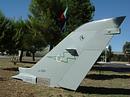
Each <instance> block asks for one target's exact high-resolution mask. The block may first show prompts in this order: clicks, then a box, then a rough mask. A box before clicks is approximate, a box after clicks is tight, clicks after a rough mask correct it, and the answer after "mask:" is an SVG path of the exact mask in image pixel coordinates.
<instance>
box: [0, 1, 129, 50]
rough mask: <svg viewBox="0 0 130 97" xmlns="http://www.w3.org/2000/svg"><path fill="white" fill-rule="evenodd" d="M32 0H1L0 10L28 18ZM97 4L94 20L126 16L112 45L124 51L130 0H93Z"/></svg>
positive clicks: (5, 13)
mask: <svg viewBox="0 0 130 97" xmlns="http://www.w3.org/2000/svg"><path fill="white" fill-rule="evenodd" d="M30 2H31V0H0V10H1V11H2V12H3V13H4V15H5V16H6V17H9V18H15V19H20V18H22V19H27V17H28V14H29V10H28V8H29V4H30ZM91 2H92V4H93V5H94V6H95V10H96V11H95V14H94V20H100V19H105V18H111V17H117V16H126V19H125V21H124V22H123V24H122V25H121V27H120V28H121V32H122V33H121V34H120V35H117V36H115V37H114V38H113V39H112V41H111V42H110V45H111V46H112V50H113V51H122V47H123V45H124V43H125V42H126V41H130V27H129V26H130V25H129V24H130V14H129V10H130V0H91Z"/></svg>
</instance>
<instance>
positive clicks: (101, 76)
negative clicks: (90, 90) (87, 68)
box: [86, 74, 130, 80]
mask: <svg viewBox="0 0 130 97" xmlns="http://www.w3.org/2000/svg"><path fill="white" fill-rule="evenodd" d="M86 78H88V79H93V80H111V79H116V78H122V79H130V76H128V75H105V74H89V75H87V76H86Z"/></svg>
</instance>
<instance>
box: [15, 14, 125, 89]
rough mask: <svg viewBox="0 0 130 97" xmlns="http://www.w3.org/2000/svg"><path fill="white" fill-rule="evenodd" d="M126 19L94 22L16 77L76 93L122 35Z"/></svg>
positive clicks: (72, 33) (77, 30) (118, 18)
mask: <svg viewBox="0 0 130 97" xmlns="http://www.w3.org/2000/svg"><path fill="white" fill-rule="evenodd" d="M124 18H125V17H124V16H123V17H116V18H110V19H103V20H98V21H92V22H89V23H86V24H83V25H81V26H80V27H79V28H77V29H76V30H75V31H73V32H71V33H70V34H69V35H68V36H67V37H66V38H65V39H63V40H62V41H61V42H60V43H59V44H58V45H57V46H56V47H55V48H54V49H52V50H51V51H50V52H49V53H48V54H46V56H45V57H43V58H42V59H41V60H40V61H39V62H37V63H36V64H35V65H34V66H33V67H31V68H21V67H20V68H19V74H18V75H16V76H13V78H17V79H21V80H23V81H26V82H30V83H34V84H36V83H37V84H44V85H47V86H50V87H63V88H67V89H71V90H76V89H77V88H78V86H79V85H80V83H81V81H82V80H83V79H84V77H85V76H86V74H87V73H88V71H89V70H90V69H91V67H92V66H93V64H94V63H95V62H96V60H97V59H98V57H99V56H100V54H101V52H102V51H103V49H104V48H105V47H106V46H107V45H108V43H109V41H110V40H111V38H112V37H113V36H114V35H116V34H120V29H119V26H120V24H121V23H122V22H123V20H124Z"/></svg>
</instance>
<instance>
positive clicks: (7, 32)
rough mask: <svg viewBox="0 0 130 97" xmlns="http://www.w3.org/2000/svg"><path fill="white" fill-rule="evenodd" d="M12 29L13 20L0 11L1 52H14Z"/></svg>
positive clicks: (13, 33) (13, 32)
mask: <svg viewBox="0 0 130 97" xmlns="http://www.w3.org/2000/svg"><path fill="white" fill-rule="evenodd" d="M14 35H15V31H14V20H11V19H9V18H6V17H5V16H4V15H3V14H2V13H0V50H1V52H4V51H6V52H8V54H14V53H16V50H15V49H16V45H15V40H14V39H13V36H14Z"/></svg>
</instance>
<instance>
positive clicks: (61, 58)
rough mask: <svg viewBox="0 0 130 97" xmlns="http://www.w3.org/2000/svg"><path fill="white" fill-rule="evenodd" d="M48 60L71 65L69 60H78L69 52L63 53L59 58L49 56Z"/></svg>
mask: <svg viewBox="0 0 130 97" xmlns="http://www.w3.org/2000/svg"><path fill="white" fill-rule="evenodd" d="M68 54H69V56H70V57H67V55H68ZM47 57H48V58H52V59H54V60H56V61H57V62H64V63H69V60H76V57H77V55H76V56H73V55H72V54H70V53H69V52H63V54H62V55H61V54H59V55H57V56H47Z"/></svg>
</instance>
